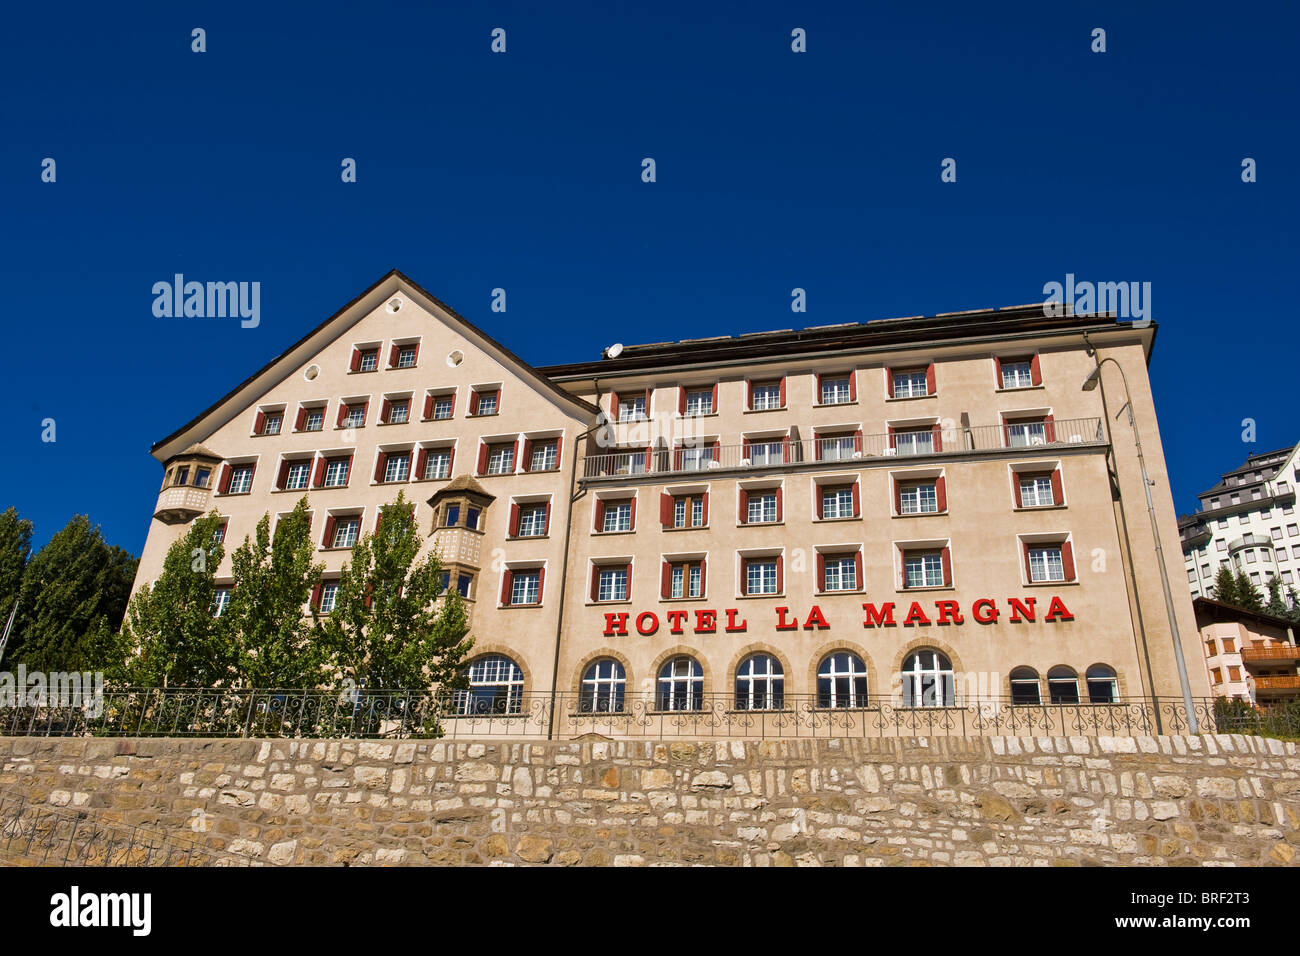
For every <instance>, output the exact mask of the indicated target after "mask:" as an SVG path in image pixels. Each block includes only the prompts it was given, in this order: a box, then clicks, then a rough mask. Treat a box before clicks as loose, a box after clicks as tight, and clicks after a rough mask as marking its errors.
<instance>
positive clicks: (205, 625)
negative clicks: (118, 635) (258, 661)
mask: <svg viewBox="0 0 1300 956" xmlns="http://www.w3.org/2000/svg"><path fill="white" fill-rule="evenodd" d="M223 521H224V519H223V518H222V517H221V516H220V515H218V514H217V513H216V512H215V511H214V512H212V513H210V514H207V515H204V516H203V517H201V518H198V519H196V520H195V521H194V523H193V524H192V525H191V526H190V528H189V530H188V531H187V532H186V533H185V536H184V537H183V538H181V539H179V540H178V541H176V543H174V544H173V545H172V546H171V547H170V548H169V549H168V550H167V556H166V557H165V558H164V559H163V570H162V574H161V575H159V577H158V580H156V581H154V582H153V586H152V587H142V588H141V589H140V590H139V591H137V592H136V594H135V597H133V598H132V599H131V603H130V605H129V606H128V608H127V613H126V621H125V622H124V624H123V626H122V634H123V638H124V641H125V643H126V646H127V651H128V656H127V658H126V660H125V664H124V667H123V671H122V675H121V676H123V677H125V679H126V680H127V681H129V682H130V683H132V684H137V685H141V686H148V687H158V686H164V687H165V686H173V687H175V686H180V687H186V686H188V687H218V686H224V685H226V684H228V683H229V682H230V680H231V678H232V676H233V675H234V673H235V667H234V665H235V660H236V655H235V653H234V650H233V648H232V647H231V646H230V644H229V642H228V641H227V640H226V639H225V628H224V627H223V626H222V625H221V618H218V617H214V616H213V602H214V598H215V594H216V583H215V575H216V569H217V566H218V565H219V564H220V563H221V559H222V558H223V557H224V556H225V548H224V547H222V545H221V544H219V543H216V542H214V540H213V537H214V535H215V533H216V531H217V529H218V528H220V527H221V525H222V523H223Z"/></svg>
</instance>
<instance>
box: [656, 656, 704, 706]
mask: <svg viewBox="0 0 1300 956" xmlns="http://www.w3.org/2000/svg"><path fill="white" fill-rule="evenodd" d="M703 705H704V671H703V670H701V668H700V664H699V662H698V661H697V660H695V658H693V657H674V658H672V659H671V660H668V661H666V662H665V663H664V666H663V667H661V668H660V669H659V709H660V710H699V709H700V708H701V707H702V706H703Z"/></svg>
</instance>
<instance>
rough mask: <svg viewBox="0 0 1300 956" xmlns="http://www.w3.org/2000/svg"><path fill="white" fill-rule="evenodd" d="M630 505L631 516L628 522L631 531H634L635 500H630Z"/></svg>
mask: <svg viewBox="0 0 1300 956" xmlns="http://www.w3.org/2000/svg"><path fill="white" fill-rule="evenodd" d="M631 505H632V514H631V517H630V518H629V521H630V523H631V527H632V530H633V531H635V530H636V499H635V498H633V499H632V501H631Z"/></svg>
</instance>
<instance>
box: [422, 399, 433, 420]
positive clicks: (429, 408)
mask: <svg viewBox="0 0 1300 956" xmlns="http://www.w3.org/2000/svg"><path fill="white" fill-rule="evenodd" d="M432 417H433V396H432V395H426V396H424V418H425V421H428V420H429V419H430V418H432Z"/></svg>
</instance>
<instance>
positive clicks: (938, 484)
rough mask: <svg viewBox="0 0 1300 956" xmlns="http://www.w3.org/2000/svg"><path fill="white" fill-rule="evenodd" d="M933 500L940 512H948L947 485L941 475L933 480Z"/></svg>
mask: <svg viewBox="0 0 1300 956" xmlns="http://www.w3.org/2000/svg"><path fill="white" fill-rule="evenodd" d="M934 499H935V505H936V506H938V508H939V510H940V511H947V510H948V483H947V482H946V481H945V480H944V477H943V475H940V476H939V477H938V478H936V479H934Z"/></svg>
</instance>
